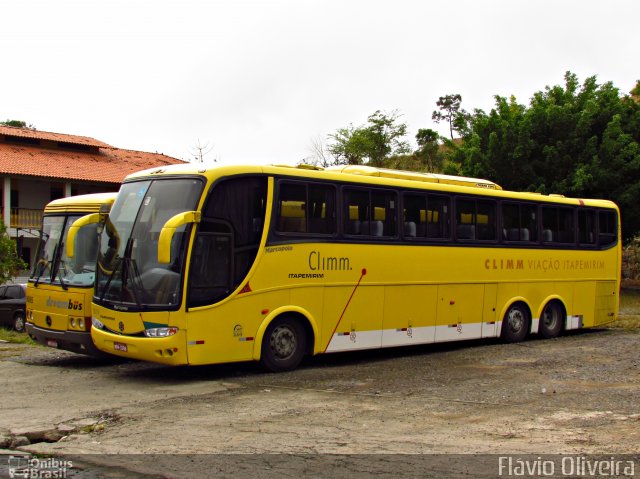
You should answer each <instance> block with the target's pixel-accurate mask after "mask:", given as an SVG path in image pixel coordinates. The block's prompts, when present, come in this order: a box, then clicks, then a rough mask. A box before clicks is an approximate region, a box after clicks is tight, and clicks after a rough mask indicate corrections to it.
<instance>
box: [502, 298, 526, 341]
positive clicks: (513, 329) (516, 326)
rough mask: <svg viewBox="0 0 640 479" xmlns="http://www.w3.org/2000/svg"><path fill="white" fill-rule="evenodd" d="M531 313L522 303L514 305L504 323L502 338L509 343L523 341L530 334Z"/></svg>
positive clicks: (506, 315) (505, 316)
mask: <svg viewBox="0 0 640 479" xmlns="http://www.w3.org/2000/svg"><path fill="white" fill-rule="evenodd" d="M529 324H530V321H529V312H528V311H527V308H526V307H525V306H524V305H523V304H522V303H515V304H512V305H511V307H510V308H509V310H508V311H507V313H506V314H505V315H504V320H503V321H502V334H501V337H502V339H504V340H505V341H506V342H507V343H517V342H519V341H523V340H524V338H526V337H527V333H528V332H529Z"/></svg>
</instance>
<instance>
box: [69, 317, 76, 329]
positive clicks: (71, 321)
mask: <svg viewBox="0 0 640 479" xmlns="http://www.w3.org/2000/svg"><path fill="white" fill-rule="evenodd" d="M69 322H70V323H71V329H76V318H71V320H70V321H69Z"/></svg>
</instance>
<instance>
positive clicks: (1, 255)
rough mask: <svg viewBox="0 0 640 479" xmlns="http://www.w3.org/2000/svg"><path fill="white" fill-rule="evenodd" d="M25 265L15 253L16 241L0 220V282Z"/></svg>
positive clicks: (3, 281)
mask: <svg viewBox="0 0 640 479" xmlns="http://www.w3.org/2000/svg"><path fill="white" fill-rule="evenodd" d="M26 267H27V265H26V264H25V263H24V261H22V259H21V258H20V257H19V256H18V254H17V253H16V243H15V241H13V240H12V239H11V238H9V236H8V235H7V228H6V226H5V225H4V223H3V222H2V221H0V284H4V283H6V282H7V281H8V280H9V279H11V278H12V277H13V276H14V275H15V273H16V272H17V271H18V270H20V269H24V268H26Z"/></svg>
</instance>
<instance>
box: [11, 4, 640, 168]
mask: <svg viewBox="0 0 640 479" xmlns="http://www.w3.org/2000/svg"><path fill="white" fill-rule="evenodd" d="M639 18H640V1H638V0H607V1H606V2H605V1H602V0H599V1H593V0H581V1H577V0H576V1H574V0H570V1H569V0H565V1H563V0H504V1H502V0H495V1H489V0H487V1H482V0H468V1H466V0H465V1H461V0H437V1H428V0H387V1H378V0H340V1H339V0H322V1H319V0H318V1H316V0H277V1H276V0H264V1H257V0H256V1H249V0H228V1H215V0H212V1H204V0H203V1H196V0H180V1H178V0H175V1H165V0H154V1H135V0H109V1H106V0H103V1H101V2H98V1H91V0H80V1H70V0H40V1H34V0H19V1H11V2H7V1H5V2H2V7H0V48H1V52H2V55H1V57H0V58H1V62H2V63H1V65H2V67H1V70H0V71H1V74H0V120H5V119H17V120H24V121H27V122H28V123H32V124H33V125H35V127H36V128H37V129H38V130H44V131H52V132H59V133H68V134H75V135H83V136H90V137H93V138H96V139H98V140H101V141H104V142H106V143H109V144H111V145H113V146H117V147H120V148H129V149H134V150H142V151H152V152H155V151H157V152H160V153H164V154H167V155H170V156H173V157H176V158H181V159H189V158H190V157H191V156H192V155H191V154H190V152H192V151H194V150H195V146H196V145H197V143H198V141H200V144H201V145H206V144H208V145H210V146H213V151H212V152H211V153H210V154H209V158H213V157H217V158H218V159H219V160H221V162H222V163H224V164H229V163H286V164H295V163H297V162H299V161H300V160H302V159H304V158H305V157H308V156H309V155H310V154H311V153H310V151H311V146H310V145H311V143H312V140H313V139H315V138H326V136H327V135H328V134H330V133H333V132H335V131H336V130H337V129H338V128H342V127H345V126H347V125H349V124H350V123H352V124H354V125H355V126H359V125H362V124H364V123H365V122H366V119H367V117H368V116H369V115H370V114H372V113H373V112H375V111H376V110H382V111H386V112H391V111H393V110H398V111H399V112H400V113H401V114H402V115H403V116H402V117H401V119H402V121H404V122H406V123H407V126H408V131H409V137H410V139H411V140H413V137H414V136H415V133H416V132H417V130H418V128H435V129H438V130H439V131H440V132H442V133H445V132H446V129H445V128H444V127H443V126H441V127H438V126H437V125H435V124H434V123H433V122H432V120H431V113H432V111H433V110H434V109H435V108H436V105H435V103H436V101H437V100H438V97H439V96H443V95H446V94H450V93H460V94H461V95H462V107H463V108H465V109H466V110H469V111H471V110H473V109H474V108H482V109H484V110H485V111H488V110H490V109H491V107H492V106H493V103H494V100H493V96H494V95H496V94H499V95H502V96H509V95H511V94H513V95H515V96H516V98H517V99H518V101H519V102H520V103H524V104H528V102H529V98H530V97H531V95H532V94H533V93H534V92H536V91H539V90H542V89H544V87H545V86H546V85H555V84H562V83H563V75H564V73H565V71H567V70H570V71H572V72H574V73H576V74H577V75H578V77H579V80H580V82H582V81H584V79H585V78H586V77H588V76H591V75H597V77H598V81H599V82H600V83H603V82H606V81H611V82H613V84H614V85H615V86H616V87H618V88H619V89H620V90H621V91H623V92H628V91H629V90H631V89H632V88H633V87H634V85H635V82H636V80H638V79H640V68H639V67H640V59H639V58H640V57H639V54H638V47H639V45H640V41H639V40H640V27H638V19H639Z"/></svg>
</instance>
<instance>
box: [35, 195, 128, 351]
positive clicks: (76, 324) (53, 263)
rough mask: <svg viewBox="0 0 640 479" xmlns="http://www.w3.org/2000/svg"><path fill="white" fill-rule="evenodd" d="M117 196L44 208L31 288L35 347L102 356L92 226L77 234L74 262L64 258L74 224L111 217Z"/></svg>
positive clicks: (80, 199) (67, 201)
mask: <svg viewBox="0 0 640 479" xmlns="http://www.w3.org/2000/svg"><path fill="white" fill-rule="evenodd" d="M115 197H116V193H96V194H88V195H78V196H71V197H67V198H61V199H58V200H54V201H52V202H51V203H49V204H48V205H47V206H46V207H45V209H44V215H43V218H42V232H41V237H40V242H39V245H38V250H37V253H36V261H35V263H34V267H33V269H32V271H31V276H30V278H29V282H28V284H27V324H26V329H27V333H28V334H29V336H31V338H33V339H34V340H35V341H36V342H38V343H40V344H43V345H45V346H50V347H53V348H59V349H65V350H68V351H73V352H76V353H84V354H93V355H96V354H98V355H100V354H103V353H101V352H100V351H99V350H98V349H96V348H95V347H94V345H93V342H92V341H91V333H90V329H91V299H92V297H93V282H94V278H95V265H96V257H97V250H98V234H97V226H98V224H100V222H93V221H90V222H88V224H87V225H86V226H84V227H82V228H81V229H80V230H79V231H78V233H77V234H75V235H74V237H75V241H76V247H75V252H74V255H73V258H70V257H68V256H67V255H66V253H65V250H66V248H65V244H66V243H65V242H66V240H67V235H68V233H69V230H70V228H71V225H72V224H73V223H74V222H75V221H76V220H79V219H80V218H83V217H85V215H95V216H98V217H99V216H100V215H102V217H103V218H105V219H106V215H107V213H108V212H109V209H110V208H111V205H112V204H113V201H114V200H115Z"/></svg>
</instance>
